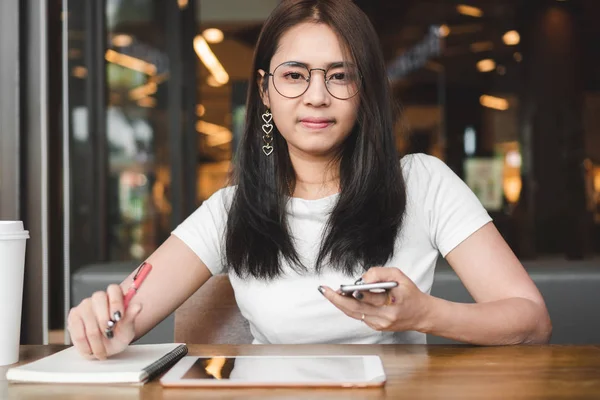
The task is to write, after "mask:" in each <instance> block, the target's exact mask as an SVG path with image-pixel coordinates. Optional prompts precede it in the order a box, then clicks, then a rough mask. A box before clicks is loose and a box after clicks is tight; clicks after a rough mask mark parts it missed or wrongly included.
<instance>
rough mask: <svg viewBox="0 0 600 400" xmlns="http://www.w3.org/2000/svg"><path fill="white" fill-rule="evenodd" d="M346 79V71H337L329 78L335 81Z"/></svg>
mask: <svg viewBox="0 0 600 400" xmlns="http://www.w3.org/2000/svg"><path fill="white" fill-rule="evenodd" d="M345 79H346V74H345V73H344V72H337V73H335V74H332V75H330V76H329V80H334V81H343V80H345Z"/></svg>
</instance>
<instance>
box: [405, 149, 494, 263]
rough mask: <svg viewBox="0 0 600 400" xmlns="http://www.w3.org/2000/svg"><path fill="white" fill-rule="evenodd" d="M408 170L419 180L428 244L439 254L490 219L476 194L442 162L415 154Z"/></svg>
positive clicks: (450, 249) (461, 240)
mask: <svg viewBox="0 0 600 400" xmlns="http://www.w3.org/2000/svg"><path fill="white" fill-rule="evenodd" d="M414 163H415V164H416V165H413V166H412V168H411V169H412V170H414V172H417V174H418V175H419V177H418V179H419V180H420V182H419V184H418V186H419V188H420V190H421V191H422V193H421V194H422V197H421V196H419V197H420V198H421V202H422V203H421V204H423V207H424V220H425V221H426V223H427V224H428V228H429V235H430V238H431V241H432V243H433V244H434V245H435V246H436V247H437V249H438V250H439V251H440V253H441V254H442V256H443V257H446V255H447V254H448V253H449V252H450V251H452V250H453V249H454V248H455V247H456V246H458V245H459V244H460V243H462V242H463V241H464V240H465V239H466V238H468V237H469V236H471V235H472V234H473V233H475V232H476V231H477V230H479V229H480V228H481V227H483V226H484V225H485V224H487V223H488V222H490V221H491V220H492V218H491V217H490V215H489V214H488V212H487V211H486V209H485V208H484V207H483V205H482V204H481V202H480V201H479V199H478V198H477V196H475V194H474V193H473V192H472V191H471V189H470V188H469V187H468V186H467V184H466V183H465V182H463V180H462V179H460V178H459V177H458V176H457V175H456V174H455V173H454V172H453V171H452V170H451V169H450V168H449V167H448V166H447V165H446V164H445V163H444V162H443V161H441V160H439V159H438V158H436V157H433V156H429V155H425V154H417V155H415V156H414Z"/></svg>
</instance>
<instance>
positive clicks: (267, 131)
mask: <svg viewBox="0 0 600 400" xmlns="http://www.w3.org/2000/svg"><path fill="white" fill-rule="evenodd" d="M262 119H263V121H264V122H265V123H264V124H263V126H262V130H263V132H264V135H263V137H262V138H263V142H264V143H265V144H264V146H263V147H262V151H263V153H265V155H266V156H270V155H271V153H272V152H273V146H272V145H271V144H272V143H273V136H272V135H271V132H273V124H271V120H272V119H273V115H272V114H271V110H269V109H268V108H267V111H266V112H265V113H264V114H263V115H262Z"/></svg>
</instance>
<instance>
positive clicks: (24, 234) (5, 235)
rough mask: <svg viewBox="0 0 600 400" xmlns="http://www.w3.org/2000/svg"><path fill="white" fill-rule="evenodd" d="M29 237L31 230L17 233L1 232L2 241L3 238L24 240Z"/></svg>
mask: <svg viewBox="0 0 600 400" xmlns="http://www.w3.org/2000/svg"><path fill="white" fill-rule="evenodd" d="M22 239H29V231H21V232H15V233H0V241H2V240H22Z"/></svg>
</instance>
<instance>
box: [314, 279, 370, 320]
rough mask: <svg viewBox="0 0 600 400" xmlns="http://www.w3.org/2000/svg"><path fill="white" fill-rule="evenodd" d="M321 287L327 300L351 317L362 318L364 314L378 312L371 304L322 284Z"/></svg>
mask: <svg viewBox="0 0 600 400" xmlns="http://www.w3.org/2000/svg"><path fill="white" fill-rule="evenodd" d="M320 288H322V291H321V293H322V294H323V296H325V297H326V298H327V300H329V301H330V302H331V303H332V304H333V305H334V306H336V307H337V308H339V309H340V310H341V311H342V312H343V313H344V314H346V315H347V316H349V317H351V318H354V319H358V320H360V319H361V317H362V315H363V314H365V315H374V314H376V313H377V308H376V307H373V306H371V305H370V304H365V303H362V302H359V301H357V300H356V299H354V298H352V297H349V296H342V295H341V294H338V293H336V292H335V291H333V290H332V289H330V288H328V287H326V286H320Z"/></svg>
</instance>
